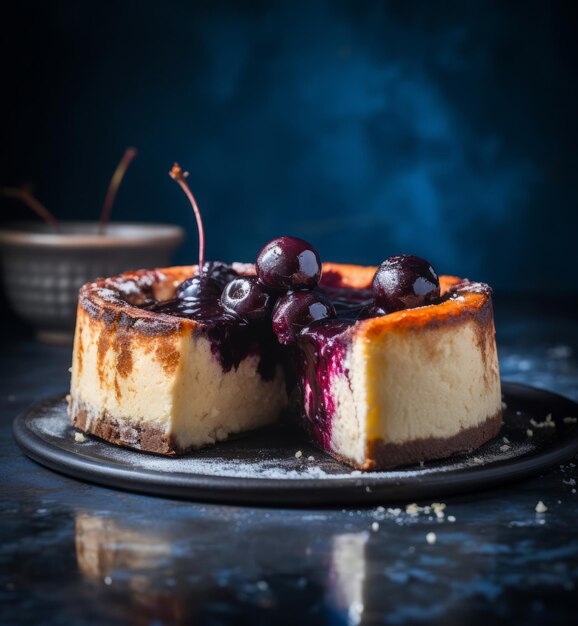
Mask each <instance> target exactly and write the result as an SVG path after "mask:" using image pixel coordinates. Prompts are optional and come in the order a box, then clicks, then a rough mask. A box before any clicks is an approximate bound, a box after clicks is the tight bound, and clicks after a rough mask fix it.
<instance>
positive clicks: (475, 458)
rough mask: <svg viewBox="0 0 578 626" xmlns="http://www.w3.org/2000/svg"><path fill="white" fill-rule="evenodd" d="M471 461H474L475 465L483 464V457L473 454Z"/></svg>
mask: <svg viewBox="0 0 578 626" xmlns="http://www.w3.org/2000/svg"><path fill="white" fill-rule="evenodd" d="M472 461H473V462H474V463H476V464H477V465H483V464H484V459H482V457H481V456H475V457H474V458H473V459H472Z"/></svg>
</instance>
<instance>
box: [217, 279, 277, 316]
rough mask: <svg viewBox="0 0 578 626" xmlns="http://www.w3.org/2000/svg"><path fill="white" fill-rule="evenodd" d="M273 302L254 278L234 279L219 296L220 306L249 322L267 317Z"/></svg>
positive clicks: (271, 297)
mask: <svg viewBox="0 0 578 626" xmlns="http://www.w3.org/2000/svg"><path fill="white" fill-rule="evenodd" d="M274 300H275V299H274V297H273V296H272V295H271V294H270V293H269V292H267V291H265V289H264V288H263V285H261V284H260V283H259V280H258V279H257V278H256V277H255V276H249V277H243V278H235V280H232V281H231V282H230V283H229V284H228V285H227V286H226V287H225V289H224V291H223V293H222V294H221V304H222V305H223V307H224V308H225V309H226V310H227V311H229V312H231V313H236V314H237V315H239V316H241V317H244V318H245V319H249V320H255V319H261V318H264V317H267V315H269V314H270V313H271V309H272V308H273V302H274Z"/></svg>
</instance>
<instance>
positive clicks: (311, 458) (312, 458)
mask: <svg viewBox="0 0 578 626" xmlns="http://www.w3.org/2000/svg"><path fill="white" fill-rule="evenodd" d="M307 460H308V461H315V457H314V456H308V457H307Z"/></svg>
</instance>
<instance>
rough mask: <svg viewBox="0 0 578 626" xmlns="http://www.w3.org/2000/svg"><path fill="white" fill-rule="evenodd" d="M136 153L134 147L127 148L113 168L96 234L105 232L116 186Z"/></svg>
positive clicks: (118, 185) (116, 190) (117, 186)
mask: <svg viewBox="0 0 578 626" xmlns="http://www.w3.org/2000/svg"><path fill="white" fill-rule="evenodd" d="M137 154H138V152H137V150H136V148H127V149H126V150H125V151H124V154H123V155H122V159H121V160H120V161H119V164H118V165H117V166H116V169H115V170H114V174H113V175H112V178H111V179H110V184H109V186H108V190H107V192H106V196H105V198H104V204H103V205H102V212H101V213H100V223H99V226H98V234H99V235H104V233H105V232H106V228H107V226H108V222H109V220H110V214H111V212H112V207H113V205H114V201H115V199H116V194H117V192H118V188H119V187H120V183H121V182H122V179H123V178H124V175H125V174H126V171H127V169H128V166H129V165H130V164H131V161H132V160H133V159H134V158H135V156H136V155H137Z"/></svg>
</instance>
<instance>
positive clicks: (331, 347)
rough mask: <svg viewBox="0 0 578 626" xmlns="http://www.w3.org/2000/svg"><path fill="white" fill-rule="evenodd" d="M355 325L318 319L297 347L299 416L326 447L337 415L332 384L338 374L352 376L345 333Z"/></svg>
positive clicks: (316, 438) (300, 338)
mask: <svg viewBox="0 0 578 626" xmlns="http://www.w3.org/2000/svg"><path fill="white" fill-rule="evenodd" d="M353 324H355V320H354V319H346V318H341V319H340V318H338V319H332V320H320V321H319V322H315V323H314V324H312V325H311V326H309V327H308V328H306V329H305V330H304V331H303V332H302V333H301V335H300V336H299V339H298V342H297V346H296V347H295V348H294V357H295V362H294V368H295V378H296V384H295V389H294V391H293V394H294V396H295V400H296V401H295V403H294V405H295V409H296V411H297V415H296V417H297V418H298V419H299V420H300V421H301V423H302V426H303V427H304V428H305V430H306V431H307V432H308V433H309V435H310V436H311V438H312V439H313V440H314V441H315V442H316V443H317V444H319V445H320V446H321V447H322V448H324V449H328V448H329V447H330V442H331V424H332V421H333V417H334V415H335V400H334V398H333V395H332V393H331V389H332V383H333V381H334V380H335V378H336V377H338V376H345V377H346V378H348V376H349V371H348V369H347V368H346V367H345V363H344V360H345V353H346V341H345V335H344V333H345V332H346V331H347V330H348V329H349V328H351V326H353ZM294 412H295V411H294Z"/></svg>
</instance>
